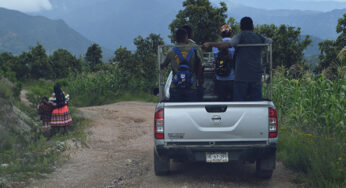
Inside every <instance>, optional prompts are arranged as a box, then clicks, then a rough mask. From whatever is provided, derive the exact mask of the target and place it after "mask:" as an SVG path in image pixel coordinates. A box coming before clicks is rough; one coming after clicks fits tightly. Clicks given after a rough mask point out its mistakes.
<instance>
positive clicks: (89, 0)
mask: <svg viewBox="0 0 346 188" xmlns="http://www.w3.org/2000/svg"><path fill="white" fill-rule="evenodd" d="M183 1H184V0H174V1H172V0H145V1H143V0H126V1H123V0H74V1H70V0H51V3H52V5H53V9H52V10H50V11H43V12H39V13H37V14H39V15H44V16H47V17H50V18H53V19H63V20H64V21H65V22H66V23H67V24H69V25H70V26H71V27H72V28H74V29H75V30H76V31H78V32H80V33H82V34H83V35H84V36H86V37H88V38H89V39H91V40H93V41H96V42H97V43H99V44H100V45H102V46H105V47H107V48H109V49H113V50H115V49H117V48H119V47H120V46H124V47H128V48H130V49H134V45H133V39H134V38H135V37H137V36H138V35H142V36H144V37H145V36H147V35H148V34H149V33H156V34H161V36H162V37H163V38H164V39H165V41H166V42H169V39H168V35H170V31H169V29H168V25H169V24H170V23H171V22H172V20H173V19H174V18H175V15H176V14H177V13H178V11H179V10H181V9H182V8H183V7H182V2H183ZM226 1H228V0H226ZM248 1H251V0H248ZM238 2H240V1H238ZM228 9H229V13H228V15H230V16H233V17H235V18H236V19H237V20H238V21H239V20H240V18H242V17H243V16H251V17H253V18H254V22H255V24H276V25H280V24H287V25H292V26H298V27H301V28H302V34H303V35H307V34H309V35H313V36H316V37H318V38H320V39H322V40H325V39H336V36H337V34H336V31H335V30H336V25H337V19H338V18H341V17H342V14H344V13H345V12H346V9H341V10H334V11H329V12H321V11H301V10H265V9H257V8H252V7H248V6H243V5H240V4H232V3H230V4H229V6H228ZM197 32H198V31H197Z"/></svg>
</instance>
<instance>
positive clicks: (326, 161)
mask: <svg viewBox="0 0 346 188" xmlns="http://www.w3.org/2000/svg"><path fill="white" fill-rule="evenodd" d="M273 87H274V92H273V93H274V103H275V105H276V107H277V110H278V116H279V123H280V124H279V127H280V130H279V146H278V159H279V160H281V161H282V162H283V163H284V164H285V165H286V166H288V167H289V168H291V169H293V170H294V171H296V172H299V173H300V174H302V175H303V176H300V178H299V181H302V182H303V183H304V184H305V185H306V186H308V187H346V166H345V165H346V163H345V159H346V147H345V146H346V127H345V117H346V116H345V115H346V114H345V106H346V100H345V93H346V78H344V79H339V80H334V81H331V80H328V79H326V78H324V77H323V76H305V77H303V78H302V79H300V80H294V79H292V80H290V79H287V78H285V77H283V76H280V75H277V77H276V79H275V80H274V85H273Z"/></svg>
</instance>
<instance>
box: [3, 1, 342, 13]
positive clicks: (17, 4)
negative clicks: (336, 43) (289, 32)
mask: <svg viewBox="0 0 346 188" xmlns="http://www.w3.org/2000/svg"><path fill="white" fill-rule="evenodd" d="M70 1H73V0H70ZM85 1H88V0H85ZM119 1H126V0H119ZM138 1H145V0H138ZM170 1H171V0H170ZM210 1H211V2H219V1H226V2H227V1H230V2H236V3H240V4H243V3H244V4H246V5H248V6H252V5H253V6H254V7H256V6H258V3H260V2H263V1H262V0H256V1H255V0H210ZM299 1H300V2H304V1H305V2H307V1H308V2H309V1H310V2H311V1H315V2H321V1H324V2H333V1H334V2H342V3H345V6H344V7H346V0H285V2H292V3H293V4H294V3H297V2H299ZM264 2H266V3H268V2H270V4H271V5H273V4H278V5H277V6H280V1H278V0H267V1H264ZM262 5H263V7H266V6H267V5H266V4H265V3H263V4H262ZM336 6H337V5H336ZM0 7H3V8H8V9H13V10H19V11H22V12H38V11H41V10H50V9H52V8H53V7H52V4H51V3H50V2H49V0H0ZM263 7H262V8H263ZM344 7H332V8H344ZM259 8H261V7H259ZM274 8H275V6H274ZM282 8H284V7H282ZM297 8H298V9H302V10H308V9H309V7H299V6H297Z"/></svg>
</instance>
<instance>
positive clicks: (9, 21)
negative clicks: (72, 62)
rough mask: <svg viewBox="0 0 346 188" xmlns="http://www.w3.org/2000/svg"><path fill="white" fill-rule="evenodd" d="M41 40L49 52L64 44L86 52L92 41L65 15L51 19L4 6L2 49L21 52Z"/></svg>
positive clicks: (0, 12) (0, 10)
mask: <svg viewBox="0 0 346 188" xmlns="http://www.w3.org/2000/svg"><path fill="white" fill-rule="evenodd" d="M37 42H39V43H41V44H42V45H43V46H44V48H45V49H46V50H47V53H53V51H55V50H57V49H59V48H64V49H66V50H68V51H70V52H71V53H73V54H75V55H81V54H85V52H86V50H87V48H88V47H89V46H90V45H91V43H92V42H91V41H90V40H88V39H87V38H85V37H84V36H82V35H81V34H79V33H78V32H77V31H75V30H73V29H72V28H70V27H69V26H68V25H67V24H66V23H65V22H64V21H63V20H61V19H60V20H51V19H48V18H45V17H43V16H29V15H27V14H24V13H21V12H18V11H13V10H8V9H4V8H0V52H11V53H13V54H20V53H21V52H22V51H28V49H29V46H36V44H37Z"/></svg>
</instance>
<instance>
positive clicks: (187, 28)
mask: <svg viewBox="0 0 346 188" xmlns="http://www.w3.org/2000/svg"><path fill="white" fill-rule="evenodd" d="M181 28H182V29H185V31H186V32H187V37H188V38H189V39H192V37H193V32H192V28H191V27H190V26H189V25H184V26H183V27H181Z"/></svg>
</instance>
